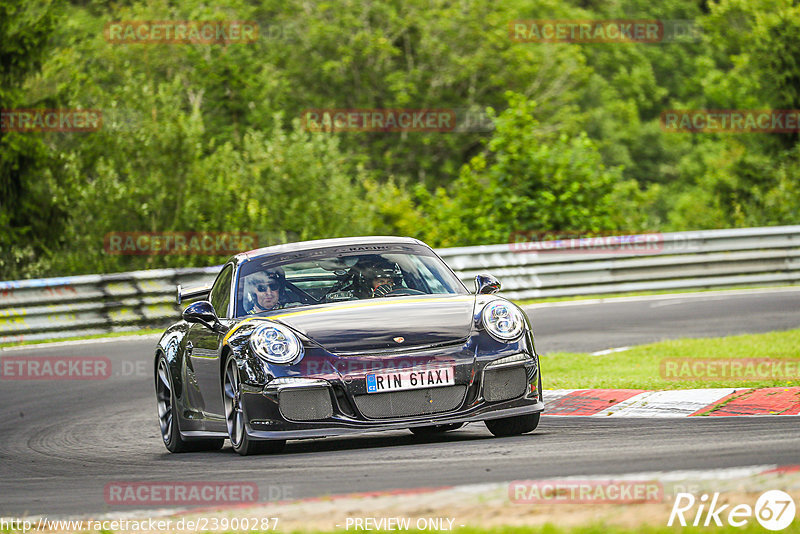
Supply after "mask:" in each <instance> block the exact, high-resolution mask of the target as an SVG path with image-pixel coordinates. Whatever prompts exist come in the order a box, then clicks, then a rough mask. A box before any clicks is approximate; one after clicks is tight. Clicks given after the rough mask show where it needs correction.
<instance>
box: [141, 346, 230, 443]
mask: <svg viewBox="0 0 800 534" xmlns="http://www.w3.org/2000/svg"><path fill="white" fill-rule="evenodd" d="M155 379H156V406H157V408H158V423H159V427H160V428H161V440H162V441H163V442H164V446H165V447H166V448H167V450H168V451H169V452H175V453H180V452H194V451H204V450H219V449H221V448H222V445H223V444H224V443H225V440H224V439H198V440H191V441H188V440H185V439H183V437H181V429H180V424H179V418H178V417H177V414H176V412H175V406H176V405H177V403H176V402H175V387H174V382H173V380H172V373H170V370H169V363H167V360H166V358H164V356H159V358H158V363H157V364H156V376H155Z"/></svg>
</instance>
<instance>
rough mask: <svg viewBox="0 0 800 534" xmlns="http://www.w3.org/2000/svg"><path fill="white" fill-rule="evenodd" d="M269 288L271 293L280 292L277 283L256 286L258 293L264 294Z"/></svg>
mask: <svg viewBox="0 0 800 534" xmlns="http://www.w3.org/2000/svg"><path fill="white" fill-rule="evenodd" d="M267 288H269V289H270V291H277V290H278V283H277V282H270V283H269V284H258V285H257V286H256V289H258V291H259V292H262V293H263V292H264V291H266V290H267Z"/></svg>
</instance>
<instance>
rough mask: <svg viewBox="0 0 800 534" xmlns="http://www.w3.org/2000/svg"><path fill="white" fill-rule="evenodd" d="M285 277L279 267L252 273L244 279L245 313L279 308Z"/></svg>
mask: <svg viewBox="0 0 800 534" xmlns="http://www.w3.org/2000/svg"><path fill="white" fill-rule="evenodd" d="M285 283H286V276H285V274H284V272H283V269H281V268H280V267H278V268H275V269H272V270H270V271H260V272H257V273H253V274H251V275H250V276H248V277H247V278H246V279H245V286H244V290H245V294H246V295H247V297H246V300H245V302H246V303H247V304H246V306H248V307H249V308H248V310H247V313H250V314H252V313H261V312H265V311H269V310H277V309H279V308H281V307H282V306H281V302H282V300H283V299H282V296H283V294H284V287H285Z"/></svg>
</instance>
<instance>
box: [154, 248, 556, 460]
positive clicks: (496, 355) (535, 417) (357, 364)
mask: <svg viewBox="0 0 800 534" xmlns="http://www.w3.org/2000/svg"><path fill="white" fill-rule="evenodd" d="M475 281H476V293H475V294H474V295H473V294H470V292H469V291H468V290H467V289H466V288H465V287H464V285H463V284H462V283H461V281H460V280H459V279H458V278H457V277H456V275H455V274H454V273H453V271H451V270H450V268H449V267H448V266H447V265H446V264H445V263H444V262H443V261H442V260H441V258H439V257H438V256H437V255H436V253H435V252H434V251H433V250H431V249H430V247H428V246H427V245H425V244H424V243H421V242H420V241H417V240H416V239H410V238H397V237H360V238H343V239H326V240H320V241H308V242H303V243H293V244H289V245H279V246H274V247H268V248H263V249H259V250H253V251H250V252H245V253H242V254H238V255H236V256H234V257H232V258H231V259H230V260H229V261H228V262H227V263H226V264H225V265H224V266H223V267H222V270H221V271H220V273H219V275H218V276H217V279H216V281H215V282H214V284H213V285H212V286H210V287H204V288H199V289H191V290H184V289H182V288H181V287H180V286H178V303H179V304H180V302H181V301H182V300H187V299H194V300H197V299H203V300H199V301H197V302H194V303H192V304H190V305H189V306H188V307H187V308H186V309H185V310H184V311H183V320H182V321H180V322H178V323H175V324H174V325H172V326H170V327H169V328H168V329H167V330H166V332H165V333H164V335H163V336H162V337H161V340H160V341H159V343H158V346H157V347H156V351H155V362H154V363H155V365H154V369H155V387H156V398H157V402H158V417H159V422H160V424H161V435H162V437H163V439H164V444H165V445H166V446H167V449H169V450H170V451H172V452H181V451H186V450H199V449H219V448H221V447H222V445H223V443H224V440H225V439H230V441H231V444H232V445H233V448H234V450H236V452H238V453H239V454H242V455H246V454H252V453H255V452H266V451H269V452H277V451H279V450H281V449H282V448H283V446H284V445H285V443H286V440H287V439H299V438H312V437H321V436H333V435H341V434H347V433H352V432H365V431H375V430H392V429H401V428H409V429H411V431H412V432H414V433H415V434H428V433H436V432H444V431H447V430H453V429H456V428H459V427H460V426H462V425H463V424H465V423H467V422H472V421H485V422H486V426H487V427H488V428H489V430H490V431H491V432H492V433H493V434H494V435H496V436H505V435H515V434H522V433H525V432H530V431H531V430H533V429H535V428H536V426H537V425H538V423H539V414H540V412H541V411H542V410H543V409H544V404H543V403H542V398H541V391H542V382H541V377H540V374H539V358H538V356H537V354H536V351H535V349H534V345H533V331H532V329H531V327H530V324H529V323H528V319H527V318H526V316H525V314H524V313H523V312H522V311H521V310H520V309H519V308H518V307H517V306H516V305H514V304H512V303H511V302H509V301H507V300H505V299H503V298H500V297H498V296H495V295H493V293H495V292H497V291H498V290H499V289H500V284H499V283H498V282H497V280H495V279H494V278H492V277H491V276H485V275H481V276H477V277H476V280H475Z"/></svg>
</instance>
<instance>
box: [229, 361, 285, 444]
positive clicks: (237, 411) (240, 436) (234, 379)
mask: <svg viewBox="0 0 800 534" xmlns="http://www.w3.org/2000/svg"><path fill="white" fill-rule="evenodd" d="M241 397H242V385H241V382H240V380H239V367H238V366H237V365H236V359H235V358H234V357H233V356H228V360H227V361H226V362H225V372H224V373H223V374H222V400H223V403H224V405H225V424H226V425H227V427H228V438H229V439H230V441H231V446H233V450H234V451H236V452H237V453H238V454H240V455H242V456H248V455H250V454H261V453H277V452H281V451H282V450H283V448H284V447H285V446H286V440H284V439H282V440H254V439H251V438H250V437H249V436H248V435H247V431H246V429H245V425H244V421H245V413H244V406H243V405H242V402H241Z"/></svg>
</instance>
